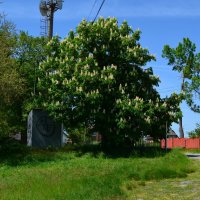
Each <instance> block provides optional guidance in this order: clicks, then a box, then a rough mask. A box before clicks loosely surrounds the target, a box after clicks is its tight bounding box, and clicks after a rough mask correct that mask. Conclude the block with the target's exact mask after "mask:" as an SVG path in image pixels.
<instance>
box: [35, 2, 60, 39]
mask: <svg viewBox="0 0 200 200" xmlns="http://www.w3.org/2000/svg"><path fill="white" fill-rule="evenodd" d="M62 4H63V0H40V5H39V8H40V13H41V15H42V16H44V17H45V19H44V22H46V21H47V26H48V38H49V40H51V38H52V37H53V21H54V13H55V12H56V11H57V10H61V9H62ZM42 22H43V21H42ZM41 28H44V29H45V34H46V29H47V27H46V23H45V24H44V26H41Z"/></svg>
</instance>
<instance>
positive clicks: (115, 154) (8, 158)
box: [0, 138, 166, 167]
mask: <svg viewBox="0 0 200 200" xmlns="http://www.w3.org/2000/svg"><path fill="white" fill-rule="evenodd" d="M165 154H166V152H165V150H163V149H161V148H160V147H135V148H130V147H115V148H114V147H113V148H106V149H105V148H102V146H101V145H100V144H89V145H67V146H65V147H63V148H60V149H55V148H48V149H32V148H30V147H27V146H26V145H23V144H21V143H20V142H19V141H16V140H13V139H11V138H4V139H1V140H0V164H5V165H8V166H13V167H15V166H20V165H31V166H33V165H38V164H41V163H45V162H56V161H61V160H64V161H66V160H70V159H73V158H74V157H83V156H88V155H89V157H92V158H99V157H103V158H110V159H115V158H154V157H161V156H164V155H165Z"/></svg>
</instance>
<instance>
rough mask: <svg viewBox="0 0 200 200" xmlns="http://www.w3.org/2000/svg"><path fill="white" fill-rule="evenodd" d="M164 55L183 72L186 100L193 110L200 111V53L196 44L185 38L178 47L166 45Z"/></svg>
mask: <svg viewBox="0 0 200 200" xmlns="http://www.w3.org/2000/svg"><path fill="white" fill-rule="evenodd" d="M163 57H165V58H167V59H168V64H169V65H172V66H173V70H176V71H178V72H180V73H181V74H182V76H183V83H182V90H183V91H184V92H185V99H186V102H187V103H188V105H189V106H190V108H191V109H192V110H193V111H195V112H200V106H199V105H198V104H199V99H200V92H199V91H200V78H199V77H200V76H199V73H200V67H199V66H200V53H196V45H195V44H194V43H192V42H191V41H190V39H189V38H183V42H182V43H179V44H178V46H177V47H176V48H171V47H169V45H166V46H164V49H163Z"/></svg>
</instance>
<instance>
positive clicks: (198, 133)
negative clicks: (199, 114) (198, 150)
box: [188, 124, 200, 138]
mask: <svg viewBox="0 0 200 200" xmlns="http://www.w3.org/2000/svg"><path fill="white" fill-rule="evenodd" d="M188 135H189V137H190V138H200V124H196V128H195V129H194V130H193V131H190V132H189V133H188Z"/></svg>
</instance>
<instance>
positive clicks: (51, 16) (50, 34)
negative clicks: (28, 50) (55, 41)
mask: <svg viewBox="0 0 200 200" xmlns="http://www.w3.org/2000/svg"><path fill="white" fill-rule="evenodd" d="M49 7H50V8H49V16H48V18H49V19H48V38H49V40H51V38H52V37H53V20H54V12H55V3H53V0H51V3H50V5H49Z"/></svg>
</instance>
